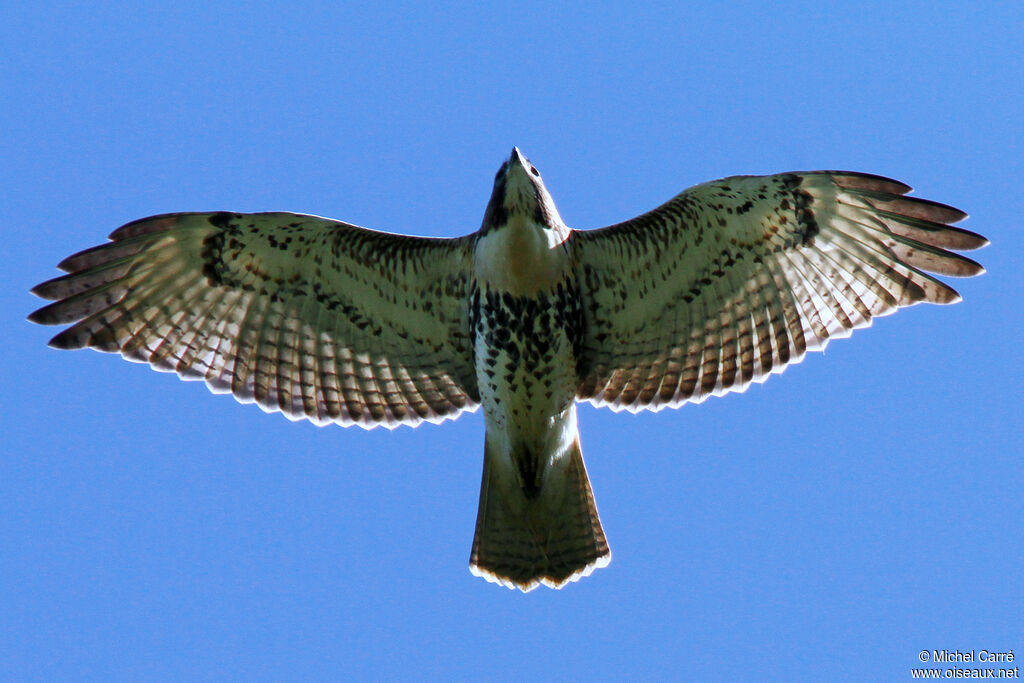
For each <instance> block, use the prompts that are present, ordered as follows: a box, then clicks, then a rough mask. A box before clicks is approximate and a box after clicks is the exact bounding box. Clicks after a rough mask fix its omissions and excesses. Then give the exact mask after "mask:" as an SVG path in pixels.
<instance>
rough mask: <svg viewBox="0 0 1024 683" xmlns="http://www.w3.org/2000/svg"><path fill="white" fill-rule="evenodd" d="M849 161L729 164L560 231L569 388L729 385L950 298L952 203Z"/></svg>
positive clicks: (610, 393)
mask: <svg viewBox="0 0 1024 683" xmlns="http://www.w3.org/2000/svg"><path fill="white" fill-rule="evenodd" d="M909 190H910V188H909V187H908V186H906V185H904V184H903V183H900V182H897V181H894V180H889V179H887V178H882V177H879V176H873V175H867V174H861V173H849V172H832V171H824V172H809V173H785V174H780V175H772V176H737V177H733V178H725V179H723V180H717V181H714V182H710V183H705V184H703V185H698V186H696V187H693V188H691V189H689V190H686V191H685V192H683V193H682V194H680V195H678V196H676V197H675V198H674V199H672V200H670V201H669V202H667V203H666V204H664V205H662V206H661V207H659V208H657V209H655V210H653V211H651V212H649V213H646V214H644V215H642V216H639V217H637V218H634V219H632V220H630V221H626V222H625V223H621V224H618V225H614V226H610V227H608V228H603V229H600V230H593V231H582V232H574V233H573V234H572V236H571V238H570V246H571V249H572V250H573V258H574V261H575V268H576V274H577V278H578V280H579V282H580V286H581V290H582V291H581V293H582V297H583V309H584V336H583V345H582V353H581V357H580V360H579V368H578V369H579V379H580V383H579V386H578V388H577V398H579V399H581V400H589V401H590V402H591V403H593V404H595V405H598V406H609V407H611V408H612V409H614V410H622V409H626V410H631V411H637V410H641V409H645V408H646V409H652V410H658V409H659V408H662V407H665V406H676V405H679V404H681V403H684V402H687V401H700V400H702V399H704V398H705V397H707V396H708V395H711V394H720V393H725V392H727V391H736V390H740V391H741V390H743V389H744V388H746V387H747V386H748V385H749V384H750V382H752V381H764V379H765V378H767V377H768V375H769V374H770V373H774V372H781V371H782V370H783V369H784V368H785V367H786V366H787V365H788V364H789V363H793V362H796V361H799V360H800V359H801V358H802V357H803V355H804V353H805V352H806V351H809V350H815V349H821V348H823V347H824V346H825V344H826V343H828V341H829V339H831V338H833V337H843V336H846V335H848V334H849V333H850V332H851V331H852V330H853V329H854V328H857V327H862V326H865V325H869V324H870V323H871V320H872V318H874V317H877V316H882V315H887V314H889V313H892V312H893V311H895V310H896V309H897V308H900V307H903V306H909V305H911V304H914V303H917V302H919V301H929V302H932V303H952V302H954V301H958V300H959V295H958V294H957V293H956V292H955V291H954V290H953V289H951V288H950V287H948V286H947V285H945V284H944V283H942V282H940V281H939V280H937V279H935V278H934V277H932V276H931V275H928V274H927V273H925V272H924V271H931V272H934V273H940V274H943V275H953V276H968V275H977V274H979V273H981V272H983V269H982V268H981V266H980V265H978V264H977V263H975V262H974V261H972V260H970V259H967V258H964V257H963V256H960V255H958V254H954V253H952V252H951V251H948V250H951V249H956V250H965V249H974V248H977V247H980V246H983V245H985V244H987V241H986V240H985V238H983V237H981V236H980V235H977V234H975V233H972V232H968V231H966V230H962V229H959V228H954V227H951V226H949V225H946V224H947V223H955V222H957V221H959V220H962V219H963V218H965V217H966V214H965V213H963V212H962V211H959V210H958V209H954V208H952V207H949V206H945V205H943V204H938V203H935V202H930V201H927V200H922V199H915V198H911V197H905V196H903V195H905V194H906V193H907V192H908V191H909Z"/></svg>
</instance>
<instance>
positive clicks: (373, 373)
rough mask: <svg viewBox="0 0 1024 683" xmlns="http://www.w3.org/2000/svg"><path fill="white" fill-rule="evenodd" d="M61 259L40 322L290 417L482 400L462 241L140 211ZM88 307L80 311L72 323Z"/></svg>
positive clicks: (450, 413) (322, 418)
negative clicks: (103, 240)
mask: <svg viewBox="0 0 1024 683" xmlns="http://www.w3.org/2000/svg"><path fill="white" fill-rule="evenodd" d="M110 239H111V240H112V241H111V242H110V243H108V244H104V245H102V246H98V247H95V248H93V249H88V250H86V251H83V252H81V253H78V254H75V255H74V256H71V257H69V258H67V259H65V260H64V261H63V262H62V263H61V264H60V266H59V267H60V268H62V269H63V270H65V271H68V273H69V274H68V275H65V276H63V277H60V278H57V279H54V280H50V281H49V282H44V283H43V284H41V285H39V286H38V287H36V288H35V289H34V290H33V292H34V293H35V294H37V295H39V296H41V297H44V298H48V299H57V301H56V303H53V304H50V305H49V306H46V307H44V308H41V309H40V310H38V311H36V312H35V313H33V314H32V316H31V317H30V319H31V320H33V321H35V322H40V323H48V324H64V323H74V324H73V325H72V326H71V327H70V328H68V329H66V330H64V331H63V332H61V333H60V334H58V335H57V336H56V337H54V338H53V340H52V341H51V342H50V343H51V345H53V346H56V347H59V348H81V347H93V348H96V349H99V350H101V351H111V352H115V351H118V352H120V353H121V354H122V355H123V356H124V357H125V358H127V359H129V360H133V361H138V362H145V363H149V364H150V365H152V366H153V367H154V368H156V369H158V370H163V371H173V372H177V373H178V375H179V376H181V377H182V378H184V379H202V380H205V381H206V383H207V384H208V385H209V386H210V388H211V389H212V390H213V391H214V392H216V393H225V392H231V393H232V394H234V395H235V397H237V398H238V399H239V400H240V401H242V402H243V403H248V402H252V401H255V402H257V403H259V405H260V406H262V407H263V408H264V409H265V410H267V411H268V412H273V411H278V410H280V411H282V412H283V413H284V414H285V415H287V416H289V417H290V418H292V419H299V418H303V417H304V418H308V419H310V420H313V421H315V422H317V423H326V422H337V423H340V424H353V423H354V424H358V425H360V426H363V427H367V428H369V427H372V426H375V425H377V424H383V425H387V426H389V427H390V426H394V425H397V424H401V423H406V424H413V425H415V424H418V423H420V422H421V421H423V420H429V421H435V422H436V421H440V420H443V419H445V418H453V417H455V416H457V415H458V414H459V413H460V412H461V411H463V410H467V409H468V410H472V409H475V408H476V407H477V403H478V393H477V387H476V379H475V374H474V369H473V356H472V345H471V343H470V339H469V320H468V309H467V306H466V302H467V301H468V300H469V293H468V289H469V287H470V282H469V272H470V268H469V264H470V258H471V250H470V249H471V247H470V245H469V242H468V240H467V239H453V240H446V239H427V238H418V237H404V236H400V235H392V234H388V233H381V232H375V231H371V230H366V229H364V228H359V227H356V226H354V225H348V224H346V223H340V222H337V221H332V220H328V219H324V218H318V217H316V216H304V215H298V214H291V213H258V214H237V213H181V214H167V215H162V216H154V217H152V218H145V219H142V220H139V221H135V222H133V223H129V224H127V225H125V226H124V227H122V228H119V229H118V230H116V231H114V232H113V233H112V234H111V235H110ZM76 321H77V322H76Z"/></svg>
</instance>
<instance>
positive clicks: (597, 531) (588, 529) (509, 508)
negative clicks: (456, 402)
mask: <svg viewBox="0 0 1024 683" xmlns="http://www.w3.org/2000/svg"><path fill="white" fill-rule="evenodd" d="M610 561H611V552H610V551H609V550H608V542H607V540H606V539H605V536H604V530H603V529H602V528H601V520H600V518H599V517H598V514H597V506H596V505H595V503H594V494H593V492H592V491H591V488H590V479H589V478H588V477H587V469H586V467H585V466H584V464H583V453H582V452H581V451H580V441H579V435H578V434H577V435H576V438H575V440H574V441H573V443H572V445H571V446H570V447H569V450H568V452H567V453H566V454H565V455H564V456H563V457H561V458H558V459H557V460H556V462H553V463H550V464H548V465H547V466H546V468H545V471H544V473H543V475H542V479H541V484H540V487H539V489H538V490H537V491H535V492H534V493H533V494H532V495H529V494H528V493H527V492H526V491H525V490H524V488H523V487H522V486H521V485H520V483H519V477H518V475H517V472H516V470H515V467H514V465H513V464H512V463H511V462H510V461H509V459H508V458H506V457H504V456H503V455H502V454H501V453H500V452H499V450H498V449H497V448H494V447H492V442H491V439H490V437H489V436H488V437H487V438H486V440H485V444H484V472H483V481H482V483H481V487H480V509H479V512H478V514H477V521H476V533H475V535H474V537H473V551H472V553H471V555H470V560H469V568H470V571H471V572H472V573H473V574H475V575H476V576H480V577H482V578H485V579H487V580H488V581H492V582H494V583H500V584H503V585H505V586H508V587H509V588H519V589H520V590H522V591H523V592H524V593H525V592H527V591H530V590H533V589H534V588H536V587H537V585H538V584H544V585H545V586H549V587H551V588H561V587H562V586H564V585H565V584H566V583H569V582H571V581H577V580H579V579H580V578H581V577H583V576H588V575H589V574H590V573H591V572H592V571H594V569H597V568H599V567H605V566H607V565H608V563H609V562H610Z"/></svg>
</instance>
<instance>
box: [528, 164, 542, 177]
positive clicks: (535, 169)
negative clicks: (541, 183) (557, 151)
mask: <svg viewBox="0 0 1024 683" xmlns="http://www.w3.org/2000/svg"><path fill="white" fill-rule="evenodd" d="M530 173H532V174H533V175H535V176H537V177H538V178H539V177H540V173H538V172H537V168H536V167H535V166H530Z"/></svg>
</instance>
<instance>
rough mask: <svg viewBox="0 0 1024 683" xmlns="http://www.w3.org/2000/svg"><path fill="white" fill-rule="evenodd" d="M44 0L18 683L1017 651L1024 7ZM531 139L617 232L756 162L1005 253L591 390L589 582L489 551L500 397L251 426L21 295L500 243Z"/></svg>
mask: <svg viewBox="0 0 1024 683" xmlns="http://www.w3.org/2000/svg"><path fill="white" fill-rule="evenodd" d="M339 4H340V5H343V6H342V7H339V6H335V5H334V4H326V5H309V4H301V3H300V4H297V5H287V6H286V5H277V4H274V5H270V4H267V5H262V6H261V5H255V6H246V5H241V4H220V3H216V4H214V6H212V7H211V6H209V4H208V3H197V4H196V5H194V6H193V5H192V4H190V3H175V4H173V5H168V6H167V7H164V8H162V9H161V8H151V9H146V10H140V9H138V8H137V7H136V6H135V3H125V4H116V3H81V4H75V3H38V4H34V5H31V4H29V3H25V4H23V5H22V6H21V7H19V8H14V7H13V6H12V7H8V8H7V9H5V12H4V14H5V17H4V21H3V22H2V27H0V45H2V46H3V52H4V53H5V60H4V61H5V63H6V66H5V67H4V73H3V75H2V76H0V94H2V96H3V102H4V106H3V107H0V131H3V132H2V133H0V159H3V163H2V164H0V188H2V194H3V197H4V199H3V201H2V202H0V225H2V226H3V227H2V230H3V231H4V235H5V238H6V242H7V244H8V247H7V252H6V257H7V258H6V263H7V265H6V267H5V282H6V283H7V285H6V287H4V289H3V292H4V293H3V295H2V299H0V306H2V309H0V310H2V315H3V320H4V321H5V322H4V324H5V328H6V329H7V334H6V336H5V340H6V345H7V348H6V352H5V353H4V354H3V358H2V360H0V364H2V365H0V368H2V379H3V384H4V388H5V391H4V397H3V398H2V399H0V400H2V402H3V407H4V410H3V411H2V414H3V417H2V418H0V419H2V420H3V423H2V431H3V434H4V437H5V438H4V445H3V455H2V458H0V547H2V548H3V552H2V553H0V586H2V588H0V670H3V671H4V672H6V673H7V675H10V676H11V677H13V678H21V679H27V678H36V679H51V680H52V679H60V678H64V679H76V680H83V679H102V680H116V679H168V678H177V679H196V678H207V679H223V678H246V679H264V678H266V679H276V680H285V679H298V678H307V679H308V678H341V677H350V678H355V679H359V678H365V679H382V678H420V677H423V676H436V677H443V678H447V679H465V678H475V677H488V678H492V677H493V678H496V679H499V680H502V679H504V680H515V679H520V678H523V677H526V676H530V677H534V678H538V679H541V680H544V679H581V678H593V677H609V678H613V679H622V678H637V679H639V678H650V677H679V678H687V679H695V680H737V681H742V680H755V681H763V680H786V681H792V680H802V679H803V680H813V679H816V680H903V679H909V677H910V668H911V667H913V666H918V665H919V664H918V660H917V654H918V652H919V651H921V650H922V649H927V650H932V649H943V648H945V649H960V650H970V649H975V650H981V649H989V650H1010V649H1014V650H1016V652H1017V653H1021V652H1022V651H1024V640H1022V635H1021V634H1022V633H1024V630H1022V616H1021V615H1022V614H1024V588H1022V582H1021V580H1020V571H1021V569H1020V568H1021V566H1022V565H1024V551H1022V548H1024V543H1022V536H1024V503H1022V495H1021V494H1022V490H1024V475H1022V457H1021V456H1022V455H1024V452H1022V451H1024V448H1022V445H1021V438H1022V436H1024V434H1022V420H1021V408H1020V399H1021V390H1020V385H1021V363H1020V360H1019V358H1020V356H1019V345H1020V341H1019V339H1020V336H1021V333H1022V331H1024V325H1022V316H1021V306H1020V297H1021V294H1022V293H1024V292H1022V284H1024V277H1022V275H1021V270H1022V265H1024V264H1022V262H1021V258H1020V256H1019V255H1020V254H1021V253H1022V249H1024V240H1022V237H1021V234H1022V233H1021V215H1022V209H1024V202H1022V199H1021V192H1020V189H1019V187H1020V178H1021V177H1022V175H1024V164H1022V159H1024V149H1022V143H1024V124H1022V123H1021V112H1022V111H1024V95H1022V93H1024V90H1022V88H1021V84H1022V83H1024V52H1022V51H1021V42H1020V36H1021V35H1022V31H1024V9H1022V6H1021V5H1020V4H1019V3H987V4H985V5H983V8H979V6H976V5H974V4H973V3H948V4H942V3H939V4H936V3H930V2H929V3H898V6H894V5H897V4H896V3H876V4H871V3H868V4H860V5H859V6H858V7H857V8H856V9H854V8H852V7H851V8H848V9H827V8H825V7H823V6H821V4H820V3H795V4H794V3H781V4H774V5H769V4H768V3H751V4H745V3H736V4H731V5H729V6H728V7H721V6H719V4H717V3H710V4H709V3H704V4H701V5H699V8H698V7H696V3H695V4H694V5H695V7H693V8H686V7H685V6H681V4H677V3H654V4H651V5H640V4H637V3H631V4H626V3H623V4H621V5H618V4H616V5H612V4H608V5H602V4H600V3H575V2H567V3H559V4H558V8H552V7H550V6H548V5H549V4H550V3H536V2H519V3H512V4H505V3H502V4H493V3H489V2H482V3H478V4H476V5H474V6H473V7H460V6H459V5H457V4H447V3H440V4H437V3H392V4H387V5H383V6H380V7H377V6H373V7H370V6H364V5H362V4H358V5H357V4H356V3H339ZM513 145H518V146H519V147H520V148H522V149H523V150H524V152H525V153H526V154H528V155H529V156H530V158H531V160H532V161H533V162H534V163H535V164H536V165H537V166H538V168H539V169H540V170H541V172H542V173H543V174H544V177H545V181H546V182H547V185H548V188H549V189H550V191H551V193H552V195H553V196H554V198H555V200H556V202H558V206H559V209H560V211H561V214H562V216H563V217H564V218H565V219H566V221H567V222H568V223H569V224H570V225H572V226H573V227H577V228H592V227H600V226H602V225H607V224H610V223H614V222H617V221H619V220H623V219H625V218H627V217H630V216H633V215H636V214H638V213H641V212H642V211H645V210H647V209H649V208H652V207H654V206H655V205H657V204H659V203H661V202H662V201H664V200H666V199H668V198H669V197H671V196H672V195H674V194H675V193H677V192H678V191H680V190H682V189H684V188H685V187H688V186H690V185H693V184H696V183H699V182H702V181H705V180H709V179H712V178H716V177H721V176H726V175H733V174H739V173H769V172H778V171H787V170H800V169H815V168H843V169H851V170H860V171H867V172H873V173H879V174H882V175H887V176H891V177H894V178H898V179H900V180H903V181H906V182H908V183H909V184H911V185H913V186H914V187H915V188H917V194H918V195H919V196H922V197H927V198H930V199H935V200H938V201H942V202H946V203H950V204H953V205H955V206H958V207H961V208H963V209H964V210H966V211H968V212H969V213H970V214H971V218H970V220H969V221H968V222H967V223H965V227H968V228H970V229H972V230H975V231H978V232H981V233H983V234H985V235H986V236H988V237H989V238H990V239H991V240H992V245H991V246H990V247H988V248H986V249H985V250H983V251H981V252H977V253H975V254H972V256H974V257H975V258H977V259H979V260H980V261H981V262H982V263H984V264H985V266H986V267H987V268H988V273H987V274H986V275H985V276H983V277H981V278H976V279H972V280H966V281H958V282H955V283H953V284H954V286H956V287H957V289H959V290H960V292H961V293H962V294H963V296H964V301H963V302H962V303H960V304H958V305H956V306H950V307H938V306H919V307H916V308H913V309H911V310H907V311H901V312H900V313H898V314H897V315H895V316H893V317H891V318H885V319H882V320H879V321H878V322H877V323H876V324H875V326H874V327H873V328H871V329H869V330H863V331H860V332H858V333H856V334H855V335H854V336H853V338H852V339H849V340H841V341H838V342H835V343H834V344H832V345H831V346H829V348H828V351H827V353H825V354H816V355H814V356H811V357H809V358H807V359H806V361H805V362H804V363H802V364H801V365H799V366H795V367H793V368H791V369H789V370H788V371H787V372H786V373H785V374H784V375H782V376H777V377H774V378H773V379H772V380H771V381H769V382H768V383H767V384H765V385H763V386H755V387H753V388H752V389H750V390H749V391H747V392H746V393H745V394H742V395H731V396H729V397H727V398H725V399H721V398H719V399H711V400H709V401H707V402H706V403H705V404H703V405H699V406H686V407H684V408H683V409H681V410H678V411H664V412H661V413H658V414H645V415H638V416H630V415H626V414H613V413H611V412H608V411H597V410H594V409H591V408H589V407H584V408H582V409H581V416H580V420H581V427H582V434H583V451H584V454H585V456H586V462H587V466H588V469H589V472H590V477H591V481H592V483H593V486H594V490H595V494H596V497H597V502H598V505H599V507H600V511H601V515H602V519H603V522H604V525H605V529H606V531H607V534H608V539H609V542H610V544H611V546H612V552H613V560H612V563H611V565H610V566H609V567H608V568H607V569H603V570H599V571H597V572H595V574H594V575H593V576H591V577H590V578H588V579H585V580H583V581H581V582H580V583H578V584H573V585H570V586H569V587H567V588H566V589H564V590H562V591H559V592H555V591H550V590H547V589H538V590H536V591H534V592H533V593H531V594H528V595H522V594H519V593H518V592H511V591H508V590H506V589H504V588H500V587H497V586H494V585H491V584H487V583H485V582H484V581H482V580H480V579H477V578H474V577H472V576H471V575H470V574H469V571H468V569H467V560H468V555H469V546H470V542H471V539H472V532H473V524H474V520H475V515H476V506H477V495H478V491H479V477H480V467H481V462H482V451H483V448H482V444H483V422H482V416H481V415H479V414H475V415H471V416H466V417H464V418H462V419H460V420H459V421H457V422H454V423H451V422H449V423H446V424H444V425H441V426H432V425H425V426H423V427H420V428H418V429H416V430H411V429H408V428H403V429H399V430H396V431H394V432H388V431H386V430H375V431H372V432H365V431H362V430H359V429H347V430H345V429H342V428H339V427H328V428H317V427H314V426H312V425H310V424H307V423H296V424H293V423H290V422H288V421H287V420H286V419H284V418H282V417H281V416H279V415H265V414H263V413H262V412H261V411H260V410H258V409H256V408H254V407H252V406H241V405H239V404H237V403H236V402H235V401H233V400H231V399H230V398H227V397H223V396H213V395H211V394H210V393H209V392H208V391H207V390H206V389H205V388H204V387H203V386H202V385H200V384H196V383H184V382H179V381H178V380H177V379H175V378H174V377H173V376H170V375H164V374H158V373H155V372H151V371H149V370H148V369H146V368H145V367H144V366H139V365H134V364H130V363H125V362H123V361H121V360H119V359H118V358H116V357H114V356H110V355H104V354H98V353H94V352H84V351H83V352H75V353H67V352H57V351H54V350H51V349H49V348H47V346H46V341H47V340H48V339H49V337H50V336H51V335H52V334H53V333H54V332H55V331H56V330H54V329H46V328H42V327H38V326H34V325H31V324H29V323H27V322H25V316H26V315H27V314H28V313H29V312H30V311H31V310H33V309H34V308H35V307H36V306H37V304H38V303H39V301H38V300H36V299H34V298H33V297H31V296H30V295H29V294H28V290H29V289H30V288H31V287H32V286H33V285H35V284H36V283H38V282H40V281H42V280H45V279H48V278H50V277H53V276H55V275H56V274H57V271H56V270H55V265H56V264H57V262H58V261H60V260H61V259H62V258H63V257H65V256H67V255H68V254H70V253H72V252H74V251H77V250H80V249H83V248H86V247H89V246H92V245H94V244H98V243H99V242H101V241H102V240H103V239H104V238H105V236H106V235H107V234H108V233H109V232H110V231H111V230H112V229H114V228H116V227H117V226H119V225H120V224H122V223H125V222H127V221H129V220H132V219H134V218H138V217H142V216H146V215H150V214H155V213H161V212H167V211H179V210H214V209H230V210H237V211H261V210H290V211H296V212H304V213H314V214H320V215H326V216H331V217H335V218H340V219H344V220H347V221H351V222H354V223H357V224H360V225H365V226H368V227H374V228H379V229H385V230H392V231H396V232H405V233H410V234H420V235H445V236H454V235H461V234H465V233H468V232H471V231H473V230H476V229H477V227H478V226H479V223H480V220H481V217H482V215H483V209H484V206H485V204H486V202H487V198H488V196H489V193H490V185H491V180H492V178H493V174H494V172H495V171H496V170H497V168H498V166H499V165H500V164H501V162H502V160H503V159H504V158H505V157H506V156H507V155H508V153H509V151H510V149H511V148H512V146H513Z"/></svg>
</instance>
